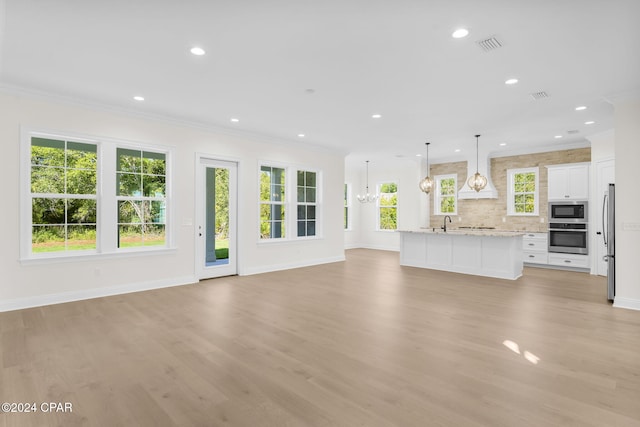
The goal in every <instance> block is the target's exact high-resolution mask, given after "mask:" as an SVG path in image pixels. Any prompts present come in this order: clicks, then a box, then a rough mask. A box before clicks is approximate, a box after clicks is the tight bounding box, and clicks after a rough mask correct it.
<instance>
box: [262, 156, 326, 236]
mask: <svg viewBox="0 0 640 427" xmlns="http://www.w3.org/2000/svg"><path fill="white" fill-rule="evenodd" d="M263 167H271V168H280V169H284V170H285V175H284V176H285V183H284V191H285V195H284V200H283V202H282V205H283V206H284V220H283V226H284V227H285V237H276V238H262V237H261V233H260V230H261V223H262V218H261V206H262V204H263V202H262V200H261V199H260V174H261V171H262V168H263ZM298 171H304V172H313V173H315V174H316V202H315V206H316V219H315V221H316V228H315V235H314V236H298V206H299V203H298V196H297V195H298V188H297V187H298ZM257 173H258V176H257V179H256V181H257V197H256V200H257V211H258V213H257V226H258V233H257V234H258V235H257V242H258V244H274V243H278V242H283V243H286V242H294V241H301V240H315V239H322V238H323V214H322V211H323V173H322V170H320V169H317V168H313V167H310V166H305V165H298V164H291V163H283V162H278V161H270V160H259V161H258V165H257ZM300 205H302V204H300Z"/></svg>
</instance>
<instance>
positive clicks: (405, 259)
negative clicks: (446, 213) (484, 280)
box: [399, 229, 524, 280]
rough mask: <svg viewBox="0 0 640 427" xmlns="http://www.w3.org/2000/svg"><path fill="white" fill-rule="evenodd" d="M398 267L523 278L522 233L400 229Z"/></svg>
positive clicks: (503, 277) (502, 277)
mask: <svg viewBox="0 0 640 427" xmlns="http://www.w3.org/2000/svg"><path fill="white" fill-rule="evenodd" d="M399 233H400V265H404V266H410V267H421V268H430V269H433V270H443V271H450V272H454V273H464V274H473V275H477V276H486V277H495V278H499V279H510V280H515V279H517V278H519V277H520V276H522V268H523V250H522V239H523V234H524V233H519V232H502V231H495V230H477V229H475V230H465V231H462V230H452V231H447V232H443V231H431V230H427V229H424V230H401V231H399Z"/></svg>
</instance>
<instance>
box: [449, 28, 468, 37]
mask: <svg viewBox="0 0 640 427" xmlns="http://www.w3.org/2000/svg"><path fill="white" fill-rule="evenodd" d="M468 35H469V30H467V29H466V28H458V29H457V30H455V31H454V32H453V34H451V37H453V38H454V39H461V38H463V37H467V36H468Z"/></svg>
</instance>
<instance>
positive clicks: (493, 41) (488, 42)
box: [476, 36, 502, 52]
mask: <svg viewBox="0 0 640 427" xmlns="http://www.w3.org/2000/svg"><path fill="white" fill-rule="evenodd" d="M476 43H477V44H478V46H480V48H481V49H482V50H484V51H485V52H491V51H492V50H496V49H499V48H501V47H502V43H500V41H499V40H498V39H497V38H495V36H492V37H489V38H488V39H484V40H478V41H477V42H476Z"/></svg>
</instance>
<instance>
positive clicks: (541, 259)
mask: <svg viewBox="0 0 640 427" xmlns="http://www.w3.org/2000/svg"><path fill="white" fill-rule="evenodd" d="M522 253H523V256H524V258H523V261H524V262H526V263H528V264H547V263H548V262H549V261H548V252H547V233H526V234H525V235H524V236H523V237H522Z"/></svg>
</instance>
